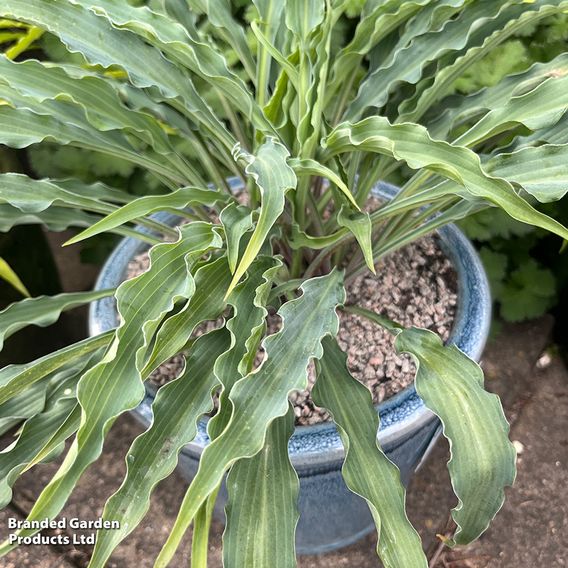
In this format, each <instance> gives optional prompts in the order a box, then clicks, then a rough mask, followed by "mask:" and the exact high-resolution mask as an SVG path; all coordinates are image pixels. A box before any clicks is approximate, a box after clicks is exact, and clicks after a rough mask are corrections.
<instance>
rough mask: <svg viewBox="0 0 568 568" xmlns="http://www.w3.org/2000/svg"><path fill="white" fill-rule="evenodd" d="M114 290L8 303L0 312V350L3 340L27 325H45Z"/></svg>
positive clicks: (104, 296)
mask: <svg viewBox="0 0 568 568" xmlns="http://www.w3.org/2000/svg"><path fill="white" fill-rule="evenodd" d="M113 292H114V290H96V291H94V292H74V293H68V294H59V295H58V296H40V297H37V298H28V299H26V300H22V301H21V302H16V303H13V304H10V305H9V306H8V307H7V308H5V309H4V310H2V311H1V312H0V351H1V350H2V348H3V346H4V341H5V340H6V339H8V338H9V337H11V336H12V335H13V334H14V333H16V332H17V331H19V330H20V329H23V328H24V327H26V326H28V325H36V326H39V327H46V326H48V325H51V324H52V323H54V322H56V321H57V320H58V319H59V316H60V315H61V313H62V312H64V311H67V310H71V309H73V308H75V307H77V306H82V305H84V304H88V303H89V302H94V301H95V300H99V299H100V298H106V297H107V296H110V295H111V294H112V293H113Z"/></svg>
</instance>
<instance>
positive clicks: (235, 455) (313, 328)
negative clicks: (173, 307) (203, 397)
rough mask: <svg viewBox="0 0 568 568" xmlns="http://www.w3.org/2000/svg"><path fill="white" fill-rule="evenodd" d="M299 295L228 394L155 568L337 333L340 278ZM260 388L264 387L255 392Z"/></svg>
mask: <svg viewBox="0 0 568 568" xmlns="http://www.w3.org/2000/svg"><path fill="white" fill-rule="evenodd" d="M302 291H303V294H302V296H300V297H299V298H298V299H296V300H292V301H290V302H287V303H286V304H284V305H283V306H282V308H281V309H280V311H279V315H280V316H281V318H282V320H283V327H282V329H281V330H280V331H279V332H278V333H276V334H274V335H271V336H269V337H267V338H266V339H265V340H264V342H263V346H264V349H265V351H266V358H265V360H264V362H263V364H262V366H261V367H260V368H259V369H258V371H256V372H253V373H251V374H249V375H247V376H246V377H244V378H243V379H241V380H240V381H239V382H238V383H237V384H236V385H235V386H234V387H233V389H232V391H231V395H230V399H231V402H232V404H233V414H232V417H231V421H230V422H229V424H228V425H227V427H226V428H225V430H224V431H223V433H222V434H221V435H220V436H219V437H218V438H217V439H216V440H214V441H213V442H211V444H210V445H209V446H207V448H206V449H205V451H204V452H203V454H202V456H201V460H200V463H199V470H198V472H197V476H196V477H195V479H194V480H193V482H192V484H191V485H190V487H189V490H188V492H187V493H186V496H185V498H184V500H183V503H182V506H181V509H180V512H179V515H178V518H177V520H176V522H175V524H174V527H173V529H172V531H171V533H170V536H169V538H168V540H167V542H166V544H165V545H164V547H163V549H162V551H161V553H160V555H159V557H158V559H157V561H156V567H157V568H163V567H165V566H167V564H168V563H169V561H170V560H171V558H172V556H173V554H174V553H175V551H176V549H177V547H178V545H179V543H180V540H181V538H182V537H183V535H184V533H185V531H186V530H187V528H188V526H189V524H190V523H191V521H192V520H193V518H194V516H195V514H196V513H197V511H198V510H199V508H200V507H201V505H202V504H203V503H204V502H205V500H206V499H207V497H208V495H210V494H211V493H212V492H213V491H214V490H215V488H216V487H217V486H218V485H219V483H220V482H221V480H222V478H223V474H224V473H225V471H226V470H227V469H228V468H229V467H230V466H231V465H232V464H234V463H235V462H236V461H237V460H239V459H242V458H247V457H252V456H254V455H255V454H257V453H258V452H259V451H260V450H261V449H262V447H263V445H264V442H265V439H266V431H267V429H268V427H269V426H270V424H271V423H272V422H273V421H274V420H275V419H276V418H278V417H280V416H284V414H286V412H287V411H288V395H289V394H290V393H291V392H292V391H294V390H302V389H304V388H305V387H306V385H307V380H308V378H307V366H308V363H309V361H310V360H311V359H314V358H315V359H318V358H319V357H321V355H322V347H321V340H322V338H323V337H324V336H326V335H328V334H331V335H335V334H336V333H337V330H338V325H339V321H338V317H337V314H336V313H335V309H336V307H337V306H338V305H339V304H341V303H343V301H344V300H345V290H344V288H343V285H342V275H341V274H340V273H339V272H337V271H334V272H332V273H330V274H329V275H327V276H324V277H321V278H313V279H311V280H308V281H306V282H305V283H304V284H303V285H302ZM259 384H262V386H263V388H258V385H259Z"/></svg>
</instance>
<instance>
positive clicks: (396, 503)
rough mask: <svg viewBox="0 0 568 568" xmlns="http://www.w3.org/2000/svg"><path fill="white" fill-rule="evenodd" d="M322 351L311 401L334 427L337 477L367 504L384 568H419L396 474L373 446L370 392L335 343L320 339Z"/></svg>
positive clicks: (422, 560) (375, 421)
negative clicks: (340, 458)
mask: <svg viewBox="0 0 568 568" xmlns="http://www.w3.org/2000/svg"><path fill="white" fill-rule="evenodd" d="M323 350H324V351H323V357H322V358H321V359H320V360H319V361H317V363H316V367H317V371H318V376H317V380H316V385H315V387H314V389H313V391H312V397H313V399H314V402H315V404H317V405H318V406H321V407H323V408H326V409H327V410H328V411H329V412H330V413H331V415H332V418H333V421H334V422H335V424H336V425H337V427H338V430H339V433H340V435H341V440H342V442H343V445H344V447H345V462H344V464H343V468H342V471H341V472H342V475H343V478H344V479H345V483H346V484H347V487H349V489H350V490H351V491H353V492H354V493H356V494H357V495H360V496H361V497H363V498H364V499H365V500H366V501H367V504H368V505H369V509H370V510H371V513H372V515H373V519H374V520H375V525H376V527H377V533H378V535H379V541H378V543H377V553H378V554H379V556H380V558H381V560H382V562H383V564H384V565H385V566H387V567H393V568H394V567H400V568H425V567H426V566H427V561H426V556H425V554H424V552H423V550H422V544H421V541H420V537H419V536H418V533H417V532H416V531H415V530H414V528H413V527H412V525H411V523H410V521H409V520H408V518H407V516H406V512H405V491H404V486H403V485H402V482H401V480H400V473H399V471H398V468H397V467H396V466H395V465H394V464H393V463H392V462H391V461H390V460H389V459H388V458H387V457H386V455H385V454H384V453H383V452H382V450H381V449H380V447H379V445H378V443H377V432H378V429H379V417H378V414H377V411H376V409H375V407H374V405H373V400H372V397H371V393H370V392H369V390H368V389H367V388H366V387H365V386H363V385H362V384H361V383H360V382H359V381H357V380H356V379H354V378H353V377H352V375H351V373H350V372H349V370H348V369H347V356H346V355H345V353H343V351H341V348H340V347H339V345H338V344H337V340H336V339H335V338H331V337H326V338H324V340H323ZM353 409H357V412H356V413H354V412H353Z"/></svg>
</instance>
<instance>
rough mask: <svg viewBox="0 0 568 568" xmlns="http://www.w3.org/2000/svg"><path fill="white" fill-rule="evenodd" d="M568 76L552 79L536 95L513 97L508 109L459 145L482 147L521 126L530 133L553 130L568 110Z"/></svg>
mask: <svg viewBox="0 0 568 568" xmlns="http://www.w3.org/2000/svg"><path fill="white" fill-rule="evenodd" d="M567 92H568V74H567V75H551V76H549V77H548V78H547V79H546V80H545V81H543V82H542V83H540V84H539V85H538V86H537V87H535V88H534V89H533V90H532V91H529V92H528V93H526V94H523V95H520V96H516V97H512V98H511V99H510V100H509V101H508V102H507V103H506V104H505V105H503V106H501V107H498V108H495V109H493V110H491V111H490V112H488V113H487V114H486V115H485V116H484V117H483V118H482V119H481V120H479V122H477V123H476V124H475V125H474V126H472V127H471V128H470V129H469V130H468V131H467V132H465V133H464V134H463V135H462V136H460V137H459V138H458V139H457V140H456V143H457V144H462V145H472V144H478V143H479V142H482V141H483V140H486V139H487V138H489V137H491V136H495V135H497V134H500V133H502V132H506V131H507V130H510V129H512V128H514V127H516V126H518V125H521V124H522V125H524V126H526V127H527V128H529V129H530V130H539V129H541V128H547V127H550V126H553V125H554V124H556V122H558V120H559V119H560V118H561V117H562V116H563V115H564V113H565V112H566V108H567V107H568V95H567V94H566V93H567Z"/></svg>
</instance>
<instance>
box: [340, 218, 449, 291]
mask: <svg viewBox="0 0 568 568" xmlns="http://www.w3.org/2000/svg"><path fill="white" fill-rule="evenodd" d="M428 214H429V215H431V214H432V213H431V212H429V213H428ZM454 220H455V217H453V215H452V214H451V211H450V210H447V211H444V212H442V213H440V215H438V216H436V217H434V218H433V219H431V220H430V221H428V222H427V223H424V225H422V226H420V227H416V228H411V229H408V230H405V231H401V232H400V234H395V235H392V236H391V239H390V240H389V241H388V242H385V243H383V245H382V246H380V247H378V249H377V250H376V251H375V252H374V254H373V261H374V263H375V264H376V263H377V262H378V261H379V260H380V259H381V258H382V257H383V256H386V255H387V254H390V253H393V252H395V251H396V250H398V249H400V248H402V247H404V246H405V245H407V244H409V243H411V242H413V241H415V240H416V239H419V238H420V237H423V236H425V235H427V234H429V233H431V232H432V231H435V230H436V229H438V228H440V227H443V226H444V225H447V224H448V223H451V222H452V221H454ZM365 269H366V264H365V263H361V264H360V265H359V266H358V267H357V268H355V270H353V272H352V273H350V274H348V275H347V276H346V279H345V283H346V284H348V283H349V282H351V281H352V280H353V279H354V278H356V277H357V276H359V274H361V273H362V272H363V271H364V270H365Z"/></svg>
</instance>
